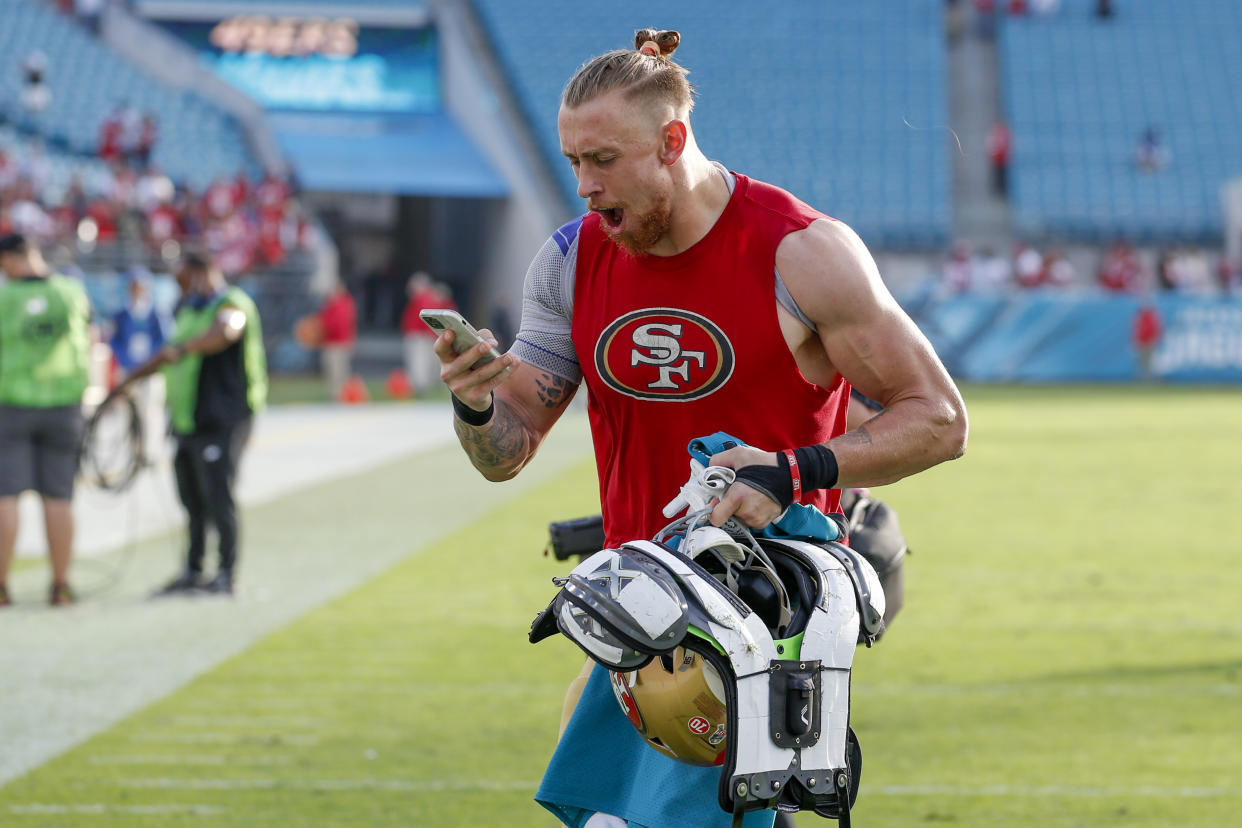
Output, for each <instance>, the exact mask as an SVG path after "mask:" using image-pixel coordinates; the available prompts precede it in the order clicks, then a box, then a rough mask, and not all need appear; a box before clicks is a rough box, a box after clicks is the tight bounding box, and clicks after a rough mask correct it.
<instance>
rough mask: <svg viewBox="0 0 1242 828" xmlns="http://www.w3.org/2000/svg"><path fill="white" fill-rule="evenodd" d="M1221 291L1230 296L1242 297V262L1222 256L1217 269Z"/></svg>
mask: <svg viewBox="0 0 1242 828" xmlns="http://www.w3.org/2000/svg"><path fill="white" fill-rule="evenodd" d="M1216 276H1217V278H1218V279H1219V281H1220V289H1221V290H1222V291H1223V292H1224V293H1225V294H1226V295H1228V296H1239V295H1242V262H1238V261H1235V260H1232V259H1230V258H1229V257H1228V256H1221V257H1220V263H1219V265H1218V266H1217V268H1216Z"/></svg>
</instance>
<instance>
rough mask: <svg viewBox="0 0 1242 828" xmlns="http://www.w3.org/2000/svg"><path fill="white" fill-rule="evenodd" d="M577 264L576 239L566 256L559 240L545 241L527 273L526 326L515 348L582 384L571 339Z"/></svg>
mask: <svg viewBox="0 0 1242 828" xmlns="http://www.w3.org/2000/svg"><path fill="white" fill-rule="evenodd" d="M577 264H578V240H577V238H576V237H575V238H574V240H573V242H572V243H571V244H570V245H569V246H568V248H567V249H566V251H565V252H564V253H562V252H561V245H560V244H559V243H558V241H557V238H556V237H553V238H550V239H548V240H547V241H546V242H544V245H543V247H541V248H540V249H539V252H538V253H537V254H535V258H534V259H533V260H532V261H531V263H530V267H529V268H528V269H527V271H526V282H525V284H524V286H523V288H522V325H521V328H520V329H519V330H518V334H517V338H516V340H515V341H514V343H513V348H512V349H511V350H512V352H513V353H514V354H516V355H517V356H518V357H519V358H521V360H522V361H523V362H525V363H527V364H529V365H533V366H535V367H536V368H539V369H541V370H544V371H547V372H548V373H549V374H552V375H554V376H557V377H560V378H561V379H565V380H568V381H570V382H572V383H575V384H576V383H579V382H581V381H582V367H581V366H580V365H579V364H578V354H577V352H576V351H575V350H574V343H573V339H572V336H571V326H572V323H573V297H574V272H575V270H576V268H577Z"/></svg>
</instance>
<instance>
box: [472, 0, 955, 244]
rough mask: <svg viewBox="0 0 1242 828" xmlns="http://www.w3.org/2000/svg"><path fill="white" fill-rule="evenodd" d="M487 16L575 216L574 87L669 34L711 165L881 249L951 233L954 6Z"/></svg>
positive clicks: (531, 9) (691, 6) (683, 6)
mask: <svg viewBox="0 0 1242 828" xmlns="http://www.w3.org/2000/svg"><path fill="white" fill-rule="evenodd" d="M475 7H476V8H477V9H478V12H479V16H480V18H481V20H482V22H483V24H484V27H485V28H486V30H487V32H488V34H489V36H490V37H491V40H492V43H493V45H494V47H495V50H496V53H497V55H498V56H499V59H500V61H501V63H502V64H503V66H504V67H505V69H506V70H507V73H508V76H509V78H510V83H511V85H512V88H513V91H514V93H515V95H516V97H517V99H518V101H519V102H520V104H521V105H522V107H523V109H524V111H525V113H526V115H527V117H528V118H529V120H530V123H531V124H532V125H533V126H534V129H535V133H536V136H537V138H538V140H539V143H540V147H541V148H542V150H543V152H544V153H545V155H546V157H547V159H548V162H549V164H551V166H552V168H553V169H554V170H555V171H556V174H557V175H558V177H559V180H560V183H561V186H562V190H563V192H564V194H565V199H566V203H567V205H569V206H570V209H572V210H579V209H580V208H581V205H582V200H581V199H579V198H578V196H577V194H576V184H575V182H574V177H573V174H572V173H571V171H570V169H569V165H568V163H567V162H566V161H565V159H564V158H563V157H561V152H560V143H559V140H558V138H557V134H556V114H557V109H558V107H559V104H560V96H561V91H562V89H563V87H564V85H565V83H566V82H567V81H568V80H569V79H570V77H571V76H572V75H573V74H574V72H575V71H576V70H577V69H578V67H579V65H580V64H581V63H582V62H583V61H585V60H586V59H588V58H590V57H592V56H595V55H599V54H603V53H605V52H607V51H609V50H612V49H620V48H632V46H633V33H634V31H635V30H636V29H641V28H647V27H649V26H652V25H655V26H659V27H662V28H669V29H678V30H679V31H681V32H682V36H683V44H682V46H681V48H680V49H678V51H677V54H676V60H677V61H678V62H679V63H681V64H683V65H684V66H685V67H686V68H688V69H689V70H690V81H691V83H693V84H695V85H696V86H698V88H699V91H700V93H701V94H700V98H699V102H698V104H697V106H696V107H695V110H694V115H693V116H692V118H691V121H692V123H693V124H694V128H695V132H696V135H697V137H698V140H699V143H700V146H701V147H702V149H703V151H704V153H706V154H707V156H708V157H709V158H714V159H717V160H719V161H720V162H721V163H723V164H725V165H726V166H728V167H729V168H731V169H734V170H737V171H738V172H741V173H745V174H747V175H750V176H753V177H755V178H760V179H763V180H765V181H768V182H770V183H772V184H776V185H778V186H781V187H784V188H786V189H788V190H790V191H791V192H793V193H794V194H795V195H797V196H798V197H799V198H801V199H802V200H803V201H806V202H807V203H809V204H811V205H812V206H814V207H816V208H817V209H820V210H823V211H824V212H826V213H828V214H830V215H833V216H836V217H837V218H840V219H842V220H843V221H846V222H848V223H849V224H850V225H851V226H853V227H854V229H855V230H857V231H858V232H859V234H860V235H861V236H862V237H863V239H864V240H865V241H866V242H867V243H868V244H872V245H879V246H883V247H889V248H892V247H931V246H939V245H942V244H944V243H945V242H946V241H947V239H948V238H949V222H950V220H951V218H952V212H953V211H952V200H951V194H950V180H949V177H950V171H951V169H952V165H951V163H950V159H949V145H950V142H951V140H952V139H951V137H950V134H949V132H948V130H947V129H945V128H944V126H945V124H947V123H948V103H947V92H946V50H945V48H944V22H943V15H944V3H943V0H884V2H872V3H777V4H771V3H739V4H731V5H728V6H727V8H726V7H723V6H722V5H721V4H720V3H717V2H710V1H709V0H683V2H680V3H668V2H653V0H633V2H629V3H620V4H617V3H613V4H608V5H605V6H597V5H590V4H588V5H584V4H582V3H578V2H569V0H545V2H540V3H512V2H509V0H476V3H475Z"/></svg>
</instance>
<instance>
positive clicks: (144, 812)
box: [8, 802, 228, 816]
mask: <svg viewBox="0 0 1242 828" xmlns="http://www.w3.org/2000/svg"><path fill="white" fill-rule="evenodd" d="M227 810H228V809H227V808H220V807H218V806H216V805H168V804H165V805H108V804H104V803H98V802H96V803H91V804H86V805H55V804H52V803H48V802H27V803H25V804H23V805H10V806H9V807H8V811H9V813H10V814H17V815H19V816H45V815H53V814H54V815H61V814H99V815H106V814H127V815H131V816H164V815H167V814H192V815H194V816H214V815H216V814H222V813H224V812H225V811H227Z"/></svg>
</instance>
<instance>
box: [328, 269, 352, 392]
mask: <svg viewBox="0 0 1242 828" xmlns="http://www.w3.org/2000/svg"><path fill="white" fill-rule="evenodd" d="M319 328H320V330H321V331H322V339H321V348H320V351H319V353H320V368H322V370H323V376H324V380H325V381H326V382H327V384H328V394H329V395H330V397H331V398H332V399H334V400H336V399H340V396H341V391H342V390H344V388H345V383H346V381H348V380H349V375H350V362H351V360H352V359H353V356H354V345H355V344H356V343H357V340H358V311H357V308H356V307H355V306H354V297H352V296H350V295H349V290H348V289H346V287H345V283H344V282H342V281H340V280H339V279H338V280H337V282H336V284H335V285H334V286H333V288H332V293H331V294H329V296H328V299H327V301H326V302H324V304H323V307H322V308H320V309H319Z"/></svg>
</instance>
